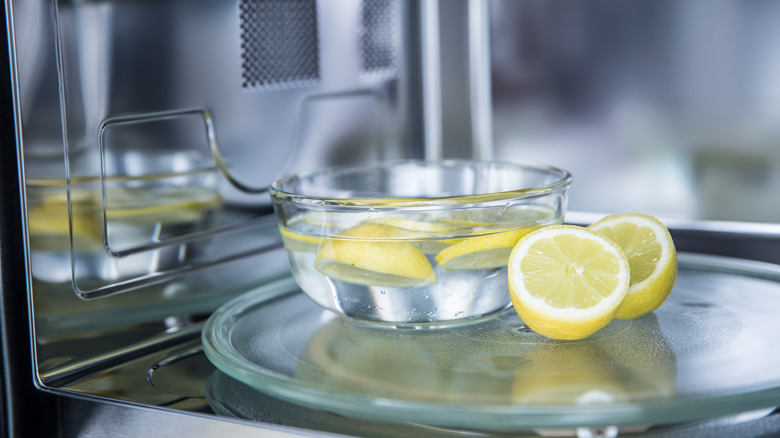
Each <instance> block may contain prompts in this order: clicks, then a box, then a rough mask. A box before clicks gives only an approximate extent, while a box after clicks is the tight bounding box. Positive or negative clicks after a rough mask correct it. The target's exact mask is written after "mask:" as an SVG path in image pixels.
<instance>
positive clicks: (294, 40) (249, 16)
mask: <svg viewBox="0 0 780 438" xmlns="http://www.w3.org/2000/svg"><path fill="white" fill-rule="evenodd" d="M239 11H240V23H241V24H240V26H241V66H242V69H243V73H242V77H243V87H244V88H256V87H268V86H279V85H282V86H299V85H307V84H310V83H312V82H313V81H316V80H317V79H319V70H320V65H319V47H318V39H317V5H316V2H315V0H240V3H239Z"/></svg>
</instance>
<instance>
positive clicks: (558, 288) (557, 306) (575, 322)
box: [507, 225, 631, 340]
mask: <svg viewBox="0 0 780 438" xmlns="http://www.w3.org/2000/svg"><path fill="white" fill-rule="evenodd" d="M507 280H508V283H509V292H510V296H511V298H512V304H513V305H514V308H515V310H516V311H517V313H518V314H519V315H520V318H522V320H523V322H524V323H525V324H526V325H527V326H528V327H530V328H531V329H532V330H534V331H535V332H537V333H540V334H542V335H544V336H547V337H549V338H552V339H561V340H574V339H582V338H586V337H588V336H590V335H592V334H594V333H596V332H597V331H598V330H600V329H601V328H603V327H605V326H606V325H607V324H609V322H610V321H611V320H612V319H613V318H614V316H615V314H616V313H617V311H618V309H619V308H620V305H621V304H622V303H623V300H624V299H625V297H626V292H627V291H628V285H629V283H630V280H631V274H630V268H629V264H628V259H627V258H626V256H625V254H623V251H622V250H621V249H620V247H619V246H618V245H617V244H616V243H614V242H612V241H611V240H609V239H607V238H606V237H604V236H603V235H601V234H599V233H596V232H595V231H592V230H589V229H587V228H584V227H577V226H573V225H551V226H548V227H544V228H541V229H539V230H537V231H534V232H532V233H529V234H528V235H526V236H525V237H523V238H522V239H520V241H519V242H518V243H517V245H516V246H515V247H514V249H513V250H512V253H511V255H510V257H509V265H508V273H507Z"/></svg>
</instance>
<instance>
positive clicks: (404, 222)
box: [363, 217, 460, 254]
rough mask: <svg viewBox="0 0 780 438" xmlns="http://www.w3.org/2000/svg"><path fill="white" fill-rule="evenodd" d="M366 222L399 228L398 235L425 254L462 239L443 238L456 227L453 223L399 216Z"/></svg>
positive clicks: (366, 222)
mask: <svg viewBox="0 0 780 438" xmlns="http://www.w3.org/2000/svg"><path fill="white" fill-rule="evenodd" d="M363 223H364V224H379V225H387V226H389V227H394V228H398V229H399V231H398V237H399V238H403V239H408V240H409V241H410V243H412V244H413V245H414V246H416V247H418V248H420V250H421V251H422V252H423V253H425V254H436V253H438V252H439V251H441V250H442V249H444V248H446V247H448V246H450V245H452V244H453V243H456V242H459V241H460V239H449V238H442V237H443V236H444V235H447V234H450V233H452V232H453V231H454V230H455V229H456V228H455V227H453V226H451V225H443V224H437V223H433V222H427V221H421V220H414V219H408V218H398V217H382V218H372V219H366V220H365V221H363Z"/></svg>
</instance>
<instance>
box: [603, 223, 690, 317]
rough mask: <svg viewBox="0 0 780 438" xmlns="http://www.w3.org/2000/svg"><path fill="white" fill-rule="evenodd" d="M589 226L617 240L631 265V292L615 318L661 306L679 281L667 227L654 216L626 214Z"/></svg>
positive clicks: (638, 313) (629, 291)
mask: <svg viewBox="0 0 780 438" xmlns="http://www.w3.org/2000/svg"><path fill="white" fill-rule="evenodd" d="M589 228H590V229H591V230H594V231H597V232H599V233H601V234H603V235H605V236H606V237H608V238H609V239H610V240H612V241H614V242H615V243H617V244H618V245H619V246H620V247H621V248H622V249H623V252H624V253H625V254H626V257H627V258H628V263H629V265H630V266H631V285H630V286H629V288H628V295H627V296H626V300H625V302H624V303H623V305H622V307H621V308H620V310H619V311H618V313H617V315H616V316H615V317H616V318H619V319H634V318H638V317H640V316H642V315H644V314H646V313H649V312H652V311H653V310H655V309H657V308H658V307H660V306H661V304H663V302H664V301H666V299H667V298H668V297H669V294H671V293H672V289H673V288H674V283H675V282H676V280H677V251H676V250H675V247H674V242H673V241H672V236H671V235H670V234H669V230H668V229H667V228H666V226H665V225H664V224H663V223H662V222H661V221H659V220H658V219H656V218H654V217H652V216H648V215H645V214H640V213H625V214H618V215H613V216H608V217H605V218H604V219H602V220H600V221H598V222H596V223H594V224H592V225H591V226H590V227H589Z"/></svg>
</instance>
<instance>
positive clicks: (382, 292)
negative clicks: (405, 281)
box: [379, 290, 387, 295]
mask: <svg viewBox="0 0 780 438" xmlns="http://www.w3.org/2000/svg"><path fill="white" fill-rule="evenodd" d="M379 293H380V294H382V295H384V294H386V293H387V291H386V290H380V291H379Z"/></svg>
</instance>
